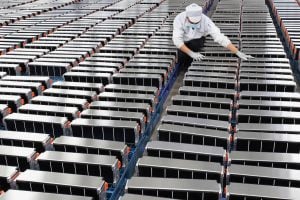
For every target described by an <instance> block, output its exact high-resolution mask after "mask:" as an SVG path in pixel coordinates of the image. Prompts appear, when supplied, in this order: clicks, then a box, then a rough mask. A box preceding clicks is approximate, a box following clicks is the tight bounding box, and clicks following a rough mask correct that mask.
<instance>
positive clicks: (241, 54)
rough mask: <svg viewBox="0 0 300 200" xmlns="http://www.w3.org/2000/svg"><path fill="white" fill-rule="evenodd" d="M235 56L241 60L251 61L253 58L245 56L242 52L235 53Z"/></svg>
mask: <svg viewBox="0 0 300 200" xmlns="http://www.w3.org/2000/svg"><path fill="white" fill-rule="evenodd" d="M236 55H237V56H238V57H239V58H240V59H242V60H249V59H253V58H254V57H253V56H250V55H247V54H244V53H243V52H240V51H238V52H236Z"/></svg>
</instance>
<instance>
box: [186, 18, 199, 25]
mask: <svg viewBox="0 0 300 200" xmlns="http://www.w3.org/2000/svg"><path fill="white" fill-rule="evenodd" d="M187 19H188V21H189V23H191V24H199V23H200V22H201V19H200V20H199V21H197V22H195V21H194V22H192V21H191V20H190V18H189V17H188V18H187Z"/></svg>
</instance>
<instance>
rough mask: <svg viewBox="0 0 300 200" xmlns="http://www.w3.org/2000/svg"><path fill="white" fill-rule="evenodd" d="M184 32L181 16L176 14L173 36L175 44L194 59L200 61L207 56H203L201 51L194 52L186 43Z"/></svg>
mask: <svg viewBox="0 0 300 200" xmlns="http://www.w3.org/2000/svg"><path fill="white" fill-rule="evenodd" d="M183 34H184V31H183V25H182V24H181V22H180V17H179V16H176V18H175V19H174V23H173V37H172V39H173V43H174V45H175V46H176V47H177V48H178V49H180V50H181V51H182V52H184V53H185V54H187V55H189V56H190V57H191V58H193V59H194V60H197V61H199V60H201V59H203V58H204V57H205V56H203V55H202V54H200V53H196V52H193V51H192V50H190V49H189V48H188V47H187V46H186V45H185V44H184V41H183Z"/></svg>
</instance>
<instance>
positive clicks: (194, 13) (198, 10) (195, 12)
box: [185, 3, 202, 23]
mask: <svg viewBox="0 0 300 200" xmlns="http://www.w3.org/2000/svg"><path fill="white" fill-rule="evenodd" d="M185 11H186V16H187V17H188V18H189V20H190V21H191V22H192V23H198V22H200V20H201V15H202V7H201V6H199V5H197V4H195V3H192V4H191V5H189V6H187V7H186V8H185Z"/></svg>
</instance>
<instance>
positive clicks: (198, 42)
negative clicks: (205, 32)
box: [178, 37, 205, 71]
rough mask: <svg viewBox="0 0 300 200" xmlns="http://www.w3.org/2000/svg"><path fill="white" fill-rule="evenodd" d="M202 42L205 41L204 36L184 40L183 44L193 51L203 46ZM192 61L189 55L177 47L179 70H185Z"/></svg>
mask: <svg viewBox="0 0 300 200" xmlns="http://www.w3.org/2000/svg"><path fill="white" fill-rule="evenodd" d="M204 42H205V37H201V38H198V39H193V40H190V41H188V42H185V43H184V44H185V45H186V46H187V47H188V48H189V49H190V50H192V51H194V52H199V51H201V49H202V47H203V46H204ZM192 62H193V59H192V58H191V57H190V56H189V55H187V54H185V53H183V52H182V51H181V50H180V49H178V63H179V67H180V70H184V71H186V70H187V68H188V67H189V66H190V65H191V63H192Z"/></svg>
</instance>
